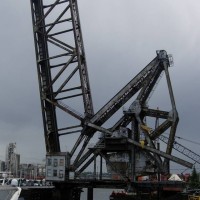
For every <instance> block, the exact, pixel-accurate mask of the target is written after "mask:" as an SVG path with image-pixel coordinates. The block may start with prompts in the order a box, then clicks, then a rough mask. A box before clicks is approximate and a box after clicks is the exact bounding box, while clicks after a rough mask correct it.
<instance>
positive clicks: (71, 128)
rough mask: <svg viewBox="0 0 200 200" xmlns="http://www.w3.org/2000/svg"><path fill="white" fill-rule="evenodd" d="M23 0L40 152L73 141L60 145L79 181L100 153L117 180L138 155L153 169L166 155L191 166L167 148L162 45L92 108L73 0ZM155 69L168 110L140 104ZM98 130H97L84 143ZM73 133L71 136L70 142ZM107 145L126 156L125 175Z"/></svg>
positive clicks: (162, 165)
mask: <svg viewBox="0 0 200 200" xmlns="http://www.w3.org/2000/svg"><path fill="white" fill-rule="evenodd" d="M30 2H31V11H32V21H33V34H34V43H35V53H36V63H37V72H38V81H39V90H40V100H41V109H42V117H43V124H44V137H45V143H46V152H47V154H48V155H59V154H60V153H63V152H66V150H65V145H66V144H69V143H71V146H72V148H71V149H70V150H68V152H67V162H68V165H67V167H66V174H69V173H70V172H73V173H74V174H75V177H74V178H75V179H77V180H78V177H79V174H81V173H82V172H84V170H85V169H86V168H87V167H88V166H89V165H91V164H93V165H94V166H96V158H97V157H100V159H101V166H100V172H101V173H102V159H104V160H105V161H106V163H107V164H108V165H109V166H110V168H111V169H112V170H113V171H115V172H116V173H118V174H119V175H120V176H121V179H122V180H126V179H127V175H128V176H130V177H131V179H132V181H135V178H136V175H137V173H138V171H137V169H136V168H137V166H136V156H137V155H138V154H141V155H142V156H143V157H144V158H145V159H146V161H149V160H151V163H150V165H151V168H152V166H153V173H163V174H164V173H165V174H166V173H169V161H170V160H171V161H173V162H176V163H178V164H181V165H183V166H185V167H189V168H191V167H192V163H190V162H188V161H185V160H183V159H180V158H178V157H176V156H173V155H172V149H173V148H174V142H175V140H174V138H175V133H176V128H177V124H178V121H179V117H178V112H177V110H176V104H175V99H174V95H173V89H172V84H171V81H170V75H169V67H170V66H171V57H170V56H169V55H168V54H167V52H166V51H164V50H158V51H156V56H155V58H153V60H152V61H151V62H150V63H149V64H147V65H146V67H145V68H143V69H142V70H141V71H140V72H139V73H138V74H137V75H136V76H135V77H134V78H133V79H132V80H130V82H128V83H127V85H125V86H124V87H123V88H122V89H121V90H120V91H119V92H118V93H117V94H116V95H115V96H114V97H113V98H111V99H110V100H109V101H108V102H107V103H106V104H105V105H104V106H103V107H102V108H101V109H100V110H99V111H97V112H95V111H94V108H93V101H92V94H91V88H90V82H89V76H88V67H87V62H86V56H85V50H84V44H83V37H82V31H81V24H80V16H79V11H78V5H77V0H30ZM162 75H164V76H165V77H166V82H167V86H168V94H169V97H170V101H171V110H169V111H166V110H162V109H161V108H159V110H158V109H152V108H149V107H148V106H147V105H148V100H149V98H150V97H151V95H152V92H153V91H154V89H155V86H156V85H157V84H158V83H159V80H160V78H161V76H162ZM127 102H128V103H129V105H128V109H127V110H124V111H123V113H122V115H121V117H119V119H118V120H117V121H114V120H113V119H112V116H113V115H114V114H115V113H116V112H117V111H119V110H120V109H122V107H123V106H124V105H125V104H126V105H127ZM148 117H149V118H152V119H154V120H155V122H157V121H158V120H160V121H162V122H161V123H160V124H158V123H157V125H156V126H155V127H154V128H153V129H150V128H149V127H150V126H148V124H147V122H146V119H147V118H148ZM108 121H109V124H112V126H111V127H110V128H105V127H104V124H105V123H107V122H108ZM122 128H123V130H124V129H126V130H127V132H128V134H127V136H126V137H122V136H118V137H114V135H113V133H116V132H118V133H120V130H122ZM166 130H168V131H169V132H170V134H169V138H167V139H166V138H164V136H163V133H164V132H165V131H166ZM99 132H101V133H102V137H101V138H100V139H99V140H98V141H97V142H96V144H95V145H93V147H90V148H88V145H89V144H90V142H91V140H92V139H93V138H94V137H95V136H96V135H97V134H98V133H99ZM119 135H120V134H119ZM141 135H142V136H141ZM142 137H143V138H142ZM72 138H73V139H74V138H75V142H71V141H72ZM158 138H160V140H164V142H165V143H166V149H165V150H162V151H161V150H160V149H159V148H157V146H156V141H157V140H158ZM176 146H177V145H176ZM113 152H115V153H116V154H121V153H127V154H128V155H129V163H130V165H129V169H128V172H126V174H124V173H123V172H121V171H120V169H119V168H118V169H117V168H115V165H114V164H113V163H112V162H111V160H110V157H109V155H110V154H112V153H113ZM189 157H190V156H189ZM152 164H153V165H152ZM146 165H148V163H147V162H146ZM145 167H146V168H145ZM145 167H144V168H143V169H142V171H140V174H142V173H144V174H147V171H145V169H147V167H148V166H145ZM94 170H96V167H94ZM69 184H70V181H69V176H68V178H67V176H66V178H65V180H64V181H55V185H56V186H57V187H58V188H61V185H62V186H63V187H62V188H64V187H66V188H70V187H69ZM72 189H76V188H72ZM63 199H64V197H63Z"/></svg>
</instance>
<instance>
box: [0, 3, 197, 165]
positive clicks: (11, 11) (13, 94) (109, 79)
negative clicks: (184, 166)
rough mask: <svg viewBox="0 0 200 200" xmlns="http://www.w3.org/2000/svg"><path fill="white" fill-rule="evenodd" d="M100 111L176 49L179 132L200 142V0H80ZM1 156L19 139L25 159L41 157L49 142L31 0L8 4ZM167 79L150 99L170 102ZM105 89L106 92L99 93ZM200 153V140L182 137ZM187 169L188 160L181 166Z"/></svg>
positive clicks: (2, 13) (0, 49) (0, 35)
mask: <svg viewBox="0 0 200 200" xmlns="http://www.w3.org/2000/svg"><path fill="white" fill-rule="evenodd" d="M78 3H79V12H80V16H81V24H82V32H83V38H84V44H85V50H86V56H87V63H88V71H89V78H90V85H91V89H92V95H93V104H94V108H95V111H98V110H99V109H100V108H101V107H102V106H103V105H104V104H105V103H106V102H107V101H108V100H109V99H110V98H112V97H113V96H114V95H115V94H116V93H117V92H118V91H119V90H120V89H121V88H122V87H123V86H124V85H125V84H127V83H128V82H129V81H130V80H131V79H132V78H133V77H134V76H135V75H136V74H137V73H138V72H139V71H140V70H142V69H143V68H144V67H145V66H146V65H147V64H148V63H149V62H150V61H151V60H152V59H153V58H154V57H155V56H156V50H160V49H165V50H166V51H167V52H168V53H169V54H172V55H173V58H174V66H173V67H171V68H170V76H171V81H172V85H173V90H174V96H175V100H176V105H177V110H178V113H179V117H180V122H179V125H178V129H177V135H178V136H181V137H183V138H186V139H189V140H192V141H197V142H198V141H200V133H199V119H200V106H199V104H200V103H199V102H200V92H199V88H198V87H199V85H200V79H199V74H200V67H199V65H200V56H199V53H200V50H199V47H200V26H199V22H200V13H199V10H200V2H199V0H191V1H188V0H162V1H160V0H151V1H149V0H143V1H141V0H123V1H120V0H79V1H78ZM0 19H1V32H0V44H1V45H0V57H1V58H0V61H1V73H0V92H1V98H0V159H1V160H4V159H5V148H6V146H7V145H8V143H10V142H16V143H17V152H18V153H20V154H21V161H22V162H41V160H42V159H43V158H44V157H45V143H44V137H43V125H42V117H41V109H40V100H39V90H38V81H37V72H36V63H35V51H34V42H33V33H32V21H31V10H30V2H29V0H21V1H20V3H19V1H18V0H7V1H2V2H1V6H0ZM165 86H166V85H165V83H164V81H163V82H162V81H161V82H160V84H159V86H158V88H157V89H158V92H155V93H154V96H155V98H154V96H152V99H151V101H150V102H149V104H150V106H151V107H152V108H156V107H157V106H159V107H160V108H161V109H162V108H163V107H166V108H167V109H166V110H168V109H169V108H168V107H167V106H168V103H167V101H168V100H169V99H168V92H167V90H166V91H165V89H166V88H165ZM99 91H101V93H99ZM177 141H178V142H180V143H182V144H183V145H187V147H188V148H191V149H192V150H194V151H195V152H196V153H199V154H200V151H199V145H196V144H194V143H188V142H186V141H184V140H177ZM180 168H181V167H180Z"/></svg>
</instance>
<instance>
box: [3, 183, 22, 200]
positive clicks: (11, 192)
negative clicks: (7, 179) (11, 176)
mask: <svg viewBox="0 0 200 200" xmlns="http://www.w3.org/2000/svg"><path fill="white" fill-rule="evenodd" d="M20 193H21V188H20V187H15V186H7V185H3V186H0V200H19V196H20Z"/></svg>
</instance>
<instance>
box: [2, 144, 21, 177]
mask: <svg viewBox="0 0 200 200" xmlns="http://www.w3.org/2000/svg"><path fill="white" fill-rule="evenodd" d="M19 164H20V155H19V154H17V153H16V143H9V144H8V146H7V148H6V159H5V170H6V171H7V172H10V173H11V174H12V175H13V176H14V177H17V176H18V175H19Z"/></svg>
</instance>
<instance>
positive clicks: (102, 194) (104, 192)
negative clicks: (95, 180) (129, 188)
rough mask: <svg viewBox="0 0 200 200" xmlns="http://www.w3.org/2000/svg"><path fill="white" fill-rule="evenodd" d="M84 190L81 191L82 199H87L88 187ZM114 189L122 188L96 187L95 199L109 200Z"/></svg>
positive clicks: (118, 190) (116, 190)
mask: <svg viewBox="0 0 200 200" xmlns="http://www.w3.org/2000/svg"><path fill="white" fill-rule="evenodd" d="M83 191H84V192H82V193H81V200H87V189H85V188H84V189H83ZM112 191H115V192H120V191H122V190H120V189H105V188H104V189H94V193H93V199H94V200H109V196H110V194H111V193H112Z"/></svg>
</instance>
